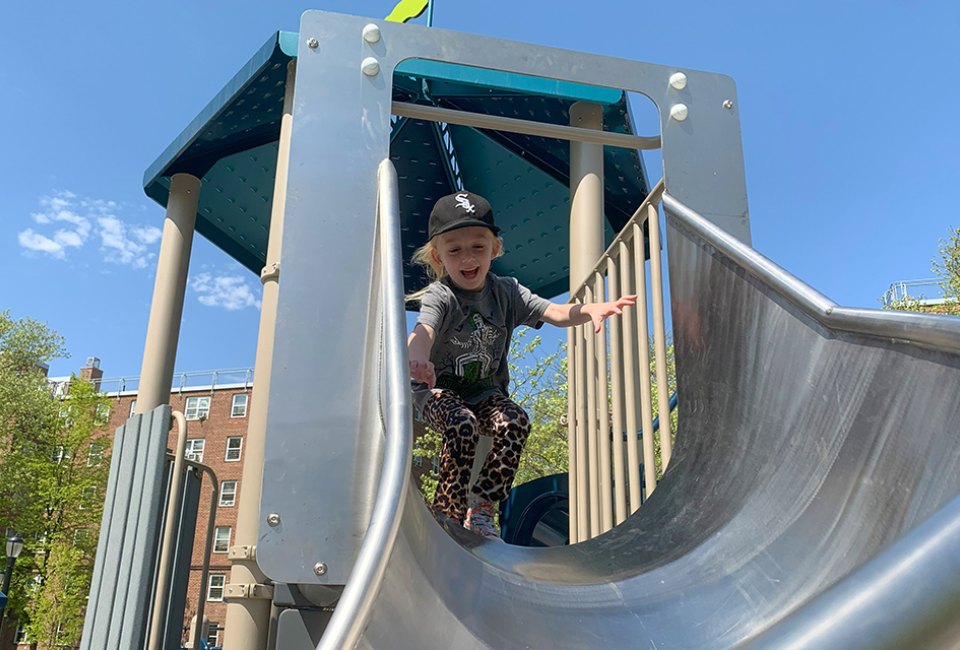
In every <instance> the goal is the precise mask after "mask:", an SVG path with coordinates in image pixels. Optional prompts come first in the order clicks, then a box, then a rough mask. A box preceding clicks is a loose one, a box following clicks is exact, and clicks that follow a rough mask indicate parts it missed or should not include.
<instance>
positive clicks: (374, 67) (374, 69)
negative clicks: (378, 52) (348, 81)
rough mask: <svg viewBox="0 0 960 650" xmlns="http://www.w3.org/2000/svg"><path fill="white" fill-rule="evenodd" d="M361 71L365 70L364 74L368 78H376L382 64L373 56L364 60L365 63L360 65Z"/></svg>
mask: <svg viewBox="0 0 960 650" xmlns="http://www.w3.org/2000/svg"><path fill="white" fill-rule="evenodd" d="M360 69H361V70H363V74H365V75H367V76H368V77H375V76H376V75H377V73H378V72H380V62H379V61H377V60H376V59H375V58H373V57H372V56H368V57H367V58H365V59H364V60H363V63H361V64H360Z"/></svg>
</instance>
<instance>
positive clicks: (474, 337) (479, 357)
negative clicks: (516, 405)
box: [413, 273, 550, 413]
mask: <svg viewBox="0 0 960 650" xmlns="http://www.w3.org/2000/svg"><path fill="white" fill-rule="evenodd" d="M549 305H550V301H548V300H545V299H543V298H541V297H540V296H538V295H536V294H534V293H532V292H531V291H530V290H529V289H527V288H526V287H524V286H523V285H521V284H520V283H519V282H517V280H516V278H509V277H500V276H497V275H494V274H493V273H488V274H487V280H486V283H485V284H484V286H483V289H481V290H480V291H464V290H462V289H459V288H458V287H457V286H456V285H454V284H453V283H452V282H451V281H450V278H448V277H445V278H442V279H441V280H438V281H436V282H433V283H432V284H430V286H429V287H428V288H427V292H426V293H425V294H423V297H422V298H421V300H420V317H419V318H418V319H417V322H418V323H422V324H424V325H427V326H429V327H431V328H433V330H434V332H436V336H435V338H434V342H433V348H432V349H431V350H430V361H431V362H433V365H434V369H435V371H436V375H437V386H436V387H437V388H438V389H440V388H443V389H448V390H452V391H454V392H455V393H457V394H458V395H460V397H462V398H463V400H464V401H465V402H466V403H467V404H476V403H478V402H480V401H481V400H483V399H484V398H486V397H489V396H490V395H491V394H493V393H497V392H499V393H502V394H504V395H508V394H509V393H508V386H509V384H510V373H509V371H508V368H507V355H508V353H509V351H510V338H511V336H512V335H513V330H514V329H515V328H517V327H518V326H520V325H530V326H539V325H540V318H541V317H542V316H543V312H544V311H546V309H547V307H548V306H549ZM430 395H431V391H429V390H427V387H426V385H425V384H420V383H414V384H413V397H414V403H415V404H416V406H417V412H418V413H419V412H420V411H421V410H422V408H423V404H424V403H425V402H426V399H427V397H429V396H430Z"/></svg>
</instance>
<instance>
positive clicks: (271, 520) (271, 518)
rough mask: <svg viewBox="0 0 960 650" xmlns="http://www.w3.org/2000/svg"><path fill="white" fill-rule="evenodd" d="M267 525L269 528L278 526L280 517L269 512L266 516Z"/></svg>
mask: <svg viewBox="0 0 960 650" xmlns="http://www.w3.org/2000/svg"><path fill="white" fill-rule="evenodd" d="M267 523H268V524H270V525H271V526H278V525H280V515H278V514H277V513H275V512H271V513H270V514H269V515H267Z"/></svg>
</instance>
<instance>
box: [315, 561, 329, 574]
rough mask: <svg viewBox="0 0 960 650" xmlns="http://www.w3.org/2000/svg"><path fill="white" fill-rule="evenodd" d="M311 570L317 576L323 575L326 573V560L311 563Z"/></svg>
mask: <svg viewBox="0 0 960 650" xmlns="http://www.w3.org/2000/svg"><path fill="white" fill-rule="evenodd" d="M313 572H314V573H316V574H317V575H318V576H322V575H325V574H326V573H327V564H326V562H317V563H316V564H314V565H313Z"/></svg>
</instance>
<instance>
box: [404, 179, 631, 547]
mask: <svg viewBox="0 0 960 650" xmlns="http://www.w3.org/2000/svg"><path fill="white" fill-rule="evenodd" d="M499 230H500V229H499V228H497V226H496V225H495V224H494V221H493V210H492V209H491V208H490V204H489V203H488V202H487V201H486V199H484V198H483V197H481V196H478V195H476V194H473V193H471V192H457V193H456V194H451V195H450V196H445V197H443V198H442V199H440V200H439V201H437V203H436V205H435V206H434V208H433V211H432V212H431V213H430V221H429V229H428V237H429V240H428V241H427V243H426V244H425V245H424V246H422V247H421V248H420V249H418V250H417V252H416V253H415V254H414V256H413V260H414V261H415V262H417V263H418V264H422V265H423V266H424V267H425V268H426V271H427V274H428V276H429V277H430V278H431V279H432V280H433V282H432V283H431V284H430V285H428V286H427V288H426V289H424V290H422V291H420V292H417V293H416V294H413V296H412V297H413V298H419V299H420V317H419V319H418V320H417V325H416V327H415V328H414V330H413V333H412V334H411V335H410V337H409V339H408V340H407V348H408V352H409V357H410V376H411V377H412V378H413V380H414V382H415V383H414V385H413V394H414V403H415V404H416V407H417V412H418V414H419V419H420V420H422V421H423V422H424V423H425V424H426V425H427V426H429V427H430V428H432V429H433V430H435V431H437V432H439V433H440V434H441V435H442V437H443V451H442V454H441V458H440V479H439V483H438V486H437V493H436V497H435V499H434V507H435V509H436V510H438V511H439V512H441V513H443V514H445V515H446V516H448V517H450V518H452V519H454V520H455V521H457V522H462V523H463V525H464V527H466V528H467V529H469V530H471V531H473V532H474V533H476V534H478V535H482V536H483V537H487V538H497V539H498V538H499V537H500V534H499V532H498V531H497V528H496V525H495V524H494V519H493V517H494V504H495V503H497V502H499V501H501V500H502V499H505V498H506V497H507V494H508V493H509V491H510V486H511V485H512V484H513V478H514V474H515V473H516V471H517V466H518V465H519V464H520V453H521V452H522V451H523V446H524V443H525V442H526V439H527V435H528V434H529V433H530V421H529V419H528V417H527V414H526V413H525V412H524V410H523V409H522V408H520V406H518V405H517V404H515V403H514V402H513V401H512V400H511V399H510V398H509V393H508V385H509V383H510V376H509V374H508V371H507V353H508V352H509V350H510V337H511V335H512V334H513V330H514V329H515V328H516V327H518V326H519V325H530V326H533V327H539V325H540V324H541V323H542V322H546V323H550V324H551V325H557V326H559V327H570V326H573V325H579V324H581V323H587V322H589V321H593V325H594V328H595V330H596V331H598V332H599V331H600V327H601V326H602V323H603V321H604V319H605V318H607V317H608V316H611V315H613V314H619V313H621V309H622V308H623V307H627V306H630V305H634V304H636V296H623V297H622V298H620V299H618V300H616V301H613V302H600V303H592V304H584V305H571V304H564V305H561V304H557V303H552V302H550V301H548V300H545V299H543V298H541V297H540V296H537V295H535V294H533V293H531V292H530V291H529V290H528V289H527V288H526V287H524V286H522V285H521V284H520V283H519V282H517V280H516V279H515V278H510V277H499V276H497V275H494V274H493V273H491V272H490V263H491V262H492V261H493V260H494V259H495V258H497V257H499V256H500V255H501V254H502V252H503V242H502V241H501V239H500V237H498V235H497V233H498V232H499ZM480 434H484V435H488V436H490V437H491V438H492V440H493V445H492V448H491V449H490V453H489V454H488V456H487V458H486V460H485V461H484V463H483V467H482V469H481V470H480V474H479V477H478V479H477V481H476V483H475V485H474V486H473V488H472V490H471V492H470V494H467V487H468V483H469V481H470V474H471V469H472V467H473V461H474V456H475V454H476V448H477V443H478V441H479V436H480Z"/></svg>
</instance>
